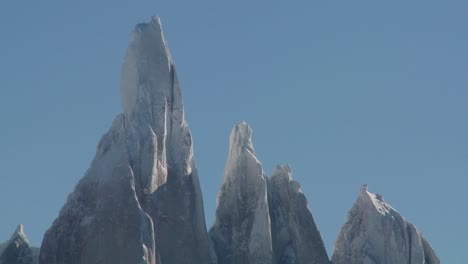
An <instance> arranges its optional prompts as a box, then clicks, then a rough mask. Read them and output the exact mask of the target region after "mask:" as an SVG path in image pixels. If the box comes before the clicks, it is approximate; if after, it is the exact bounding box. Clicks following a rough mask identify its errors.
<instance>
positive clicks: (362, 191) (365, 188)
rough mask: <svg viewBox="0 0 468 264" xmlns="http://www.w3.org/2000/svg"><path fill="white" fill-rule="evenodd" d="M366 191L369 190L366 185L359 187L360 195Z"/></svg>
mask: <svg viewBox="0 0 468 264" xmlns="http://www.w3.org/2000/svg"><path fill="white" fill-rule="evenodd" d="M368 191H369V188H368V186H367V184H363V185H362V186H361V193H366V192H368Z"/></svg>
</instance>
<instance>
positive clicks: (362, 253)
mask: <svg viewBox="0 0 468 264" xmlns="http://www.w3.org/2000/svg"><path fill="white" fill-rule="evenodd" d="M332 261H333V263H334V264H361V263H362V264H379V263H399V264H439V263H440V261H439V259H438V257H437V256H436V255H435V253H434V251H433V250H432V248H431V247H430V245H429V243H428V242H427V241H426V239H425V238H424V237H423V236H422V234H421V232H420V231H419V230H418V229H417V228H416V227H415V226H414V225H413V224H411V223H409V222H408V221H406V220H405V219H404V218H403V217H402V216H401V215H400V213H398V212H397V211H396V210H395V209H394V208H393V207H392V206H390V205H389V204H388V203H387V202H385V201H384V199H383V196H382V195H379V194H374V193H371V192H369V191H368V188H367V185H364V186H363V187H362V188H361V191H360V194H359V197H358V199H357V201H356V203H355V204H354V206H353V207H352V208H351V210H350V211H349V212H348V216H347V219H346V223H345V224H344V226H343V227H342V228H341V231H340V234H339V236H338V239H337V241H336V243H335V249H334V253H333V257H332Z"/></svg>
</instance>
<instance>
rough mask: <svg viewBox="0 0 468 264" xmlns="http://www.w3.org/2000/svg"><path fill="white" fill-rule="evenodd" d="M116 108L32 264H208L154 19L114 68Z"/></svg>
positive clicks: (172, 75) (167, 60) (169, 71)
mask: <svg viewBox="0 0 468 264" xmlns="http://www.w3.org/2000/svg"><path fill="white" fill-rule="evenodd" d="M120 91H121V95H122V104H123V110H124V113H123V114H122V115H119V116H118V117H117V118H116V120H115V121H114V123H113V125H112V127H111V129H110V130H109V132H108V133H107V134H106V135H104V137H103V138H102V140H101V142H100V143H99V146H98V149H97V152H96V157H95V159H94V160H93V163H92V164H91V166H90V168H89V169H88V171H87V172H86V175H85V176H84V177H83V179H82V180H81V181H80V183H79V184H78V185H77V187H76V188H75V191H74V192H73V193H72V194H71V195H70V197H69V199H68V201H67V203H66V204H65V206H64V207H63V208H62V210H61V212H60V215H59V217H58V218H57V219H56V220H55V222H54V224H53V225H52V227H51V228H50V229H49V230H48V231H47V233H46V235H45V237H44V241H43V243H42V249H41V255H40V261H41V264H62V263H67V264H74V263H101V262H102V263H114V264H118V263H122V264H124V263H125V264H128V263H146V264H154V263H156V262H158V263H178V264H184V263H187V264H188V263H203V264H206V263H211V258H210V253H209V242H208V241H209V240H208V235H207V232H206V225H205V216H204V210H203V199H202V195H201V190H200V185H199V180H198V175H197V169H196V166H195V162H194V160H193V151H192V139H191V134H190V131H189V129H188V126H187V124H186V122H185V118H184V108H183V103H182V96H181V92H180V87H179V82H178V79H177V73H176V70H175V66H174V64H173V61H172V58H171V55H170V52H169V49H168V47H167V43H166V40H165V38H164V34H163V31H162V26H161V21H160V19H159V18H155V17H154V18H152V20H151V21H150V22H149V23H141V24H138V25H137V26H136V28H135V30H134V31H133V33H132V40H131V42H130V45H129V47H128V49H127V53H126V56H125V62H124V64H123V67H122V77H121V87H120Z"/></svg>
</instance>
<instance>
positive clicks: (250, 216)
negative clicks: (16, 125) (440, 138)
mask: <svg viewBox="0 0 468 264" xmlns="http://www.w3.org/2000/svg"><path fill="white" fill-rule="evenodd" d="M120 93H121V96H122V105H123V113H122V114H120V115H118V116H117V117H116V118H115V119H114V122H113V124H112V126H111V128H110V129H109V131H108V132H107V133H106V134H105V135H104V136H103V137H102V139H101V141H100V142H99V144H98V147H97V150H96V155H95V158H94V160H93V161H92V163H91V165H90V167H89V169H88V170H87V172H86V173H85V175H84V176H83V178H82V179H81V180H80V182H79V183H78V184H77V186H76V187H75V189H74V191H73V192H72V193H71V194H70V195H69V197H68V199H67V201H66V203H65V205H64V206H63V207H62V209H61V211H60V213H59V215H58V217H57V218H56V219H55V221H54V222H53V223H52V226H51V227H50V228H49V229H48V230H47V232H46V233H45V235H44V238H43V241H42V245H41V247H40V249H37V248H33V247H31V246H30V245H29V242H28V239H27V237H26V235H25V233H24V230H23V226H22V225H20V226H19V227H18V228H17V230H15V232H14V233H13V235H12V237H11V238H10V239H9V240H8V241H7V242H5V243H3V244H0V264H17V263H18V264H19V263H21V264H32V263H39V264H102V263H114V264H119V263H122V264H124V263H125V264H130V263H131V264H156V263H158V264H161V263H163V264H185V263H187V264H188V263H197V264H327V263H334V264H438V263H440V260H439V259H438V257H437V256H436V254H435V252H434V250H433V249H432V248H431V246H430V244H429V242H428V241H427V240H426V239H425V238H424V237H423V235H422V233H421V231H419V230H418V229H417V228H416V226H415V225H413V224H411V223H409V222H408V221H406V220H405V219H404V218H403V217H402V216H401V215H400V214H399V213H398V212H397V211H396V210H395V209H394V208H393V207H392V206H390V205H389V204H388V203H387V202H386V201H385V200H384V198H383V196H382V195H380V194H375V193H371V192H369V190H368V187H367V185H364V186H362V187H361V190H360V192H359V194H358V198H357V200H356V202H355V204H354V206H353V207H352V208H351V209H350V211H349V212H348V216H347V219H346V221H345V223H344V225H343V227H342V228H341V231H340V233H339V236H338V238H337V240H336V244H335V248H334V252H333V254H332V255H331V256H329V255H328V254H327V252H326V250H325V246H324V243H323V241H322V237H321V235H320V232H319V228H318V227H317V225H316V223H315V221H314V217H313V214H312V212H311V210H310V208H309V207H308V201H307V199H306V197H305V196H304V194H303V193H302V190H301V186H300V184H299V183H298V182H297V181H295V180H294V178H293V174H292V169H291V168H290V167H289V166H288V165H278V166H277V167H276V168H275V170H274V171H273V173H272V175H271V176H267V175H266V173H265V172H264V169H263V166H262V163H261V162H260V161H259V159H258V158H257V156H256V152H255V148H254V145H253V142H252V129H251V128H250V126H249V125H248V124H247V123H246V122H244V121H241V122H239V123H237V124H235V125H234V128H233V129H232V132H231V135H230V138H229V143H230V147H229V153H228V158H227V163H226V166H225V171H224V178H223V181H222V184H221V187H220V189H219V192H218V197H217V209H216V217H215V222H214V224H213V226H212V227H211V228H210V229H209V230H207V228H206V223H205V212H204V207H203V198H202V193H201V188H200V183H199V175H198V172H197V167H196V164H195V159H194V153H193V145H192V136H191V133H190V129H189V127H188V124H187V122H186V120H185V116H184V106H183V101H182V95H181V88H180V85H179V81H178V77H177V71H176V68H175V65H174V63H173V60H172V58H171V54H170V51H169V48H168V45H167V42H166V40H165V38H164V34H163V30H162V26H161V21H160V19H159V18H156V17H154V18H152V19H151V21H150V22H149V23H141V24H138V25H137V26H136V27H135V30H134V31H133V34H132V39H131V42H130V45H129V47H128V49H127V52H126V56H125V61H124V64H123V67H122V74H121V86H120Z"/></svg>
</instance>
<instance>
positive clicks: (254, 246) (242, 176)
mask: <svg viewBox="0 0 468 264" xmlns="http://www.w3.org/2000/svg"><path fill="white" fill-rule="evenodd" d="M251 135H252V130H251V129H250V127H249V126H248V125H247V124H246V123H245V122H240V123H238V124H237V125H236V126H235V127H234V129H233V130H232V132H231V136H230V147H229V157H228V160H227V163H226V167H225V170H224V179H223V183H222V185H221V189H220V190H219V193H218V201H217V202H218V207H217V209H216V220H215V223H214V225H213V227H212V228H211V230H210V235H211V238H212V240H213V243H214V248H215V251H216V254H217V260H218V264H237V263H245V264H267V263H268V264H271V263H272V261H273V252H272V248H271V246H272V245H271V233H270V217H269V212H268V197H267V183H266V178H265V174H264V172H263V168H262V165H261V164H260V162H259V161H258V160H257V158H256V156H255V150H254V148H253V145H252V139H251Z"/></svg>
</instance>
